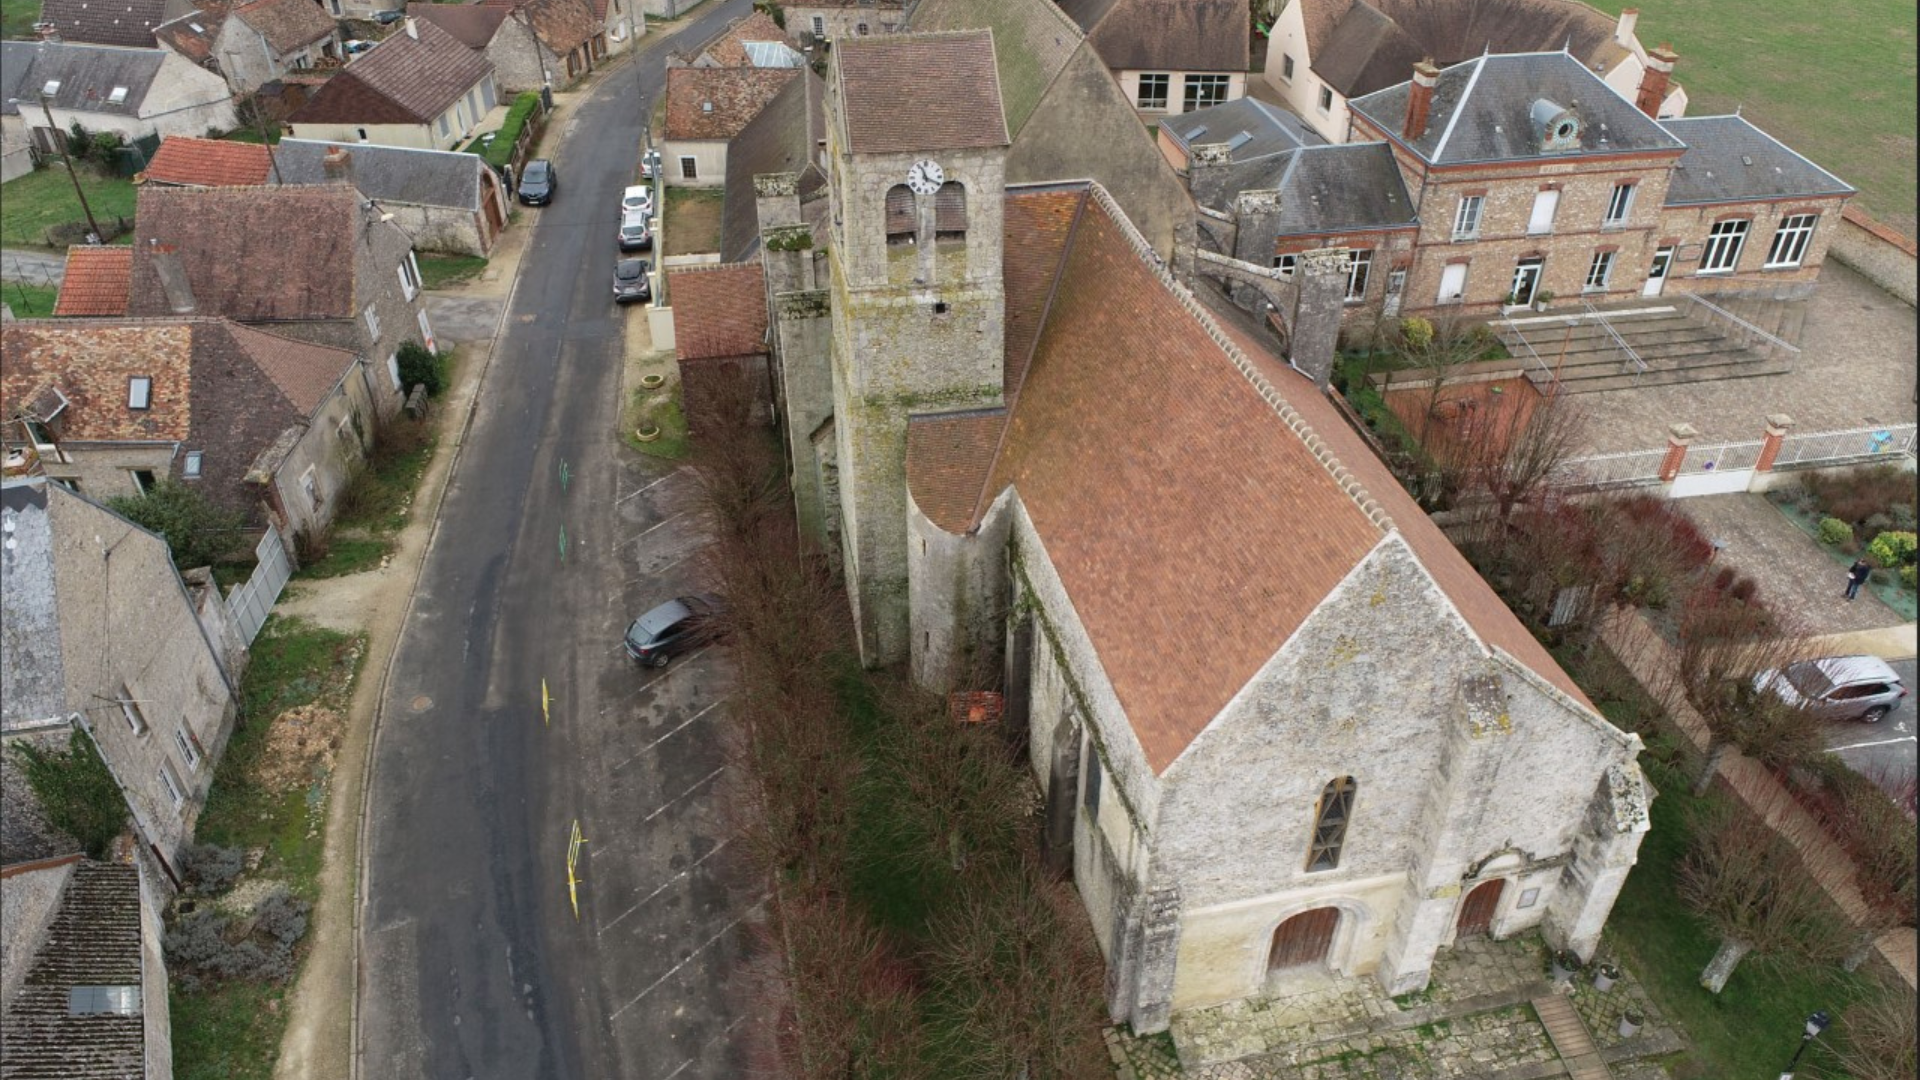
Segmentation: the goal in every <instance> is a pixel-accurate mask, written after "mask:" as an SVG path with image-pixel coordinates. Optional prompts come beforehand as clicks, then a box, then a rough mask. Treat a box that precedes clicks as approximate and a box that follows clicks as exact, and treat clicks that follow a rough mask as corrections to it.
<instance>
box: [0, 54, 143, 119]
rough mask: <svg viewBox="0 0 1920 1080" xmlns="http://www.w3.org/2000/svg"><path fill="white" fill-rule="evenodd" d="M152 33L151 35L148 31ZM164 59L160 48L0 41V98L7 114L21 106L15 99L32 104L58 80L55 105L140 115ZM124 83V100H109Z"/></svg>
mask: <svg viewBox="0 0 1920 1080" xmlns="http://www.w3.org/2000/svg"><path fill="white" fill-rule="evenodd" d="M149 37H151V35H149ZM166 58H167V53H166V52H165V51H164V50H162V49H156V48H146V49H124V48H118V47H115V46H110V45H68V44H64V43H61V42H52V41H8V42H3V43H0V68H4V69H5V71H6V74H5V75H4V76H0V88H4V90H5V94H6V96H5V97H4V98H0V105H4V106H5V111H6V112H7V113H9V114H16V113H18V112H19V111H20V110H19V108H18V106H16V105H13V104H12V103H11V102H12V100H13V99H15V98H19V99H21V100H23V101H25V102H26V103H27V106H28V108H33V107H34V106H35V105H36V104H37V103H38V101H39V96H40V92H41V90H42V89H43V88H44V87H45V86H46V85H47V84H48V83H49V82H52V81H55V80H58V81H59V83H60V85H59V87H58V88H56V89H55V90H54V93H53V107H54V108H56V109H73V110H75V111H79V112H95V113H109V114H112V115H115V116H138V115H140V106H141V105H142V104H143V103H144V102H145V101H146V99H147V91H148V90H149V89H151V88H152V86H153V81H154V79H155V77H157V76H158V75H159V74H160V65H161V63H162V62H163V61H165V60H166ZM120 87H125V88H126V94H125V95H124V96H123V98H122V100H120V101H118V102H115V101H113V100H112V98H113V92H114V90H115V89H117V88H120Z"/></svg>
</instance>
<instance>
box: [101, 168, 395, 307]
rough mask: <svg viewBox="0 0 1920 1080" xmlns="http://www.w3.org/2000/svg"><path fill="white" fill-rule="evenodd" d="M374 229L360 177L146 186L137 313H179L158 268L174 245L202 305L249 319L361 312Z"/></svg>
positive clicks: (137, 251)
mask: <svg viewBox="0 0 1920 1080" xmlns="http://www.w3.org/2000/svg"><path fill="white" fill-rule="evenodd" d="M364 228H365V222H364V218H363V214H362V211H361V208H360V194H359V192H357V191H355V190H354V188H353V186H352V185H350V184H311V185H308V184H303V185H299V186H291V187H273V186H266V187H226V188H179V187H157V186H153V185H147V186H144V187H142V188H141V189H140V194H139V205H138V208H137V212H136V213H135V215H134V257H133V287H132V291H131V297H130V300H129V303H128V311H129V312H131V313H132V314H135V315H169V314H173V313H174V312H173V308H172V306H171V305H170V304H169V303H168V302H167V296H166V291H165V290H164V289H163V288H162V286H161V283H160V276H159V274H158V272H157V271H156V270H155V257H156V255H157V254H158V249H160V248H171V249H172V250H173V252H174V253H175V255H176V256H177V257H178V258H179V260H180V264H181V266H182V267H183V268H184V269H185V270H186V273H187V279H188V281H189V282H190V283H191V284H192V287H193V296H194V300H195V303H196V310H197V311H198V312H199V313H200V314H203V315H225V316H227V317H229V318H233V319H241V320H244V321H248V322H265V321H271V320H275V319H341V318H354V317H356V316H358V315H359V312H358V311H357V310H356V309H355V306H354V291H353V283H354V251H355V244H356V242H357V241H358V239H359V237H360V235H361V232H362V231H363V229H364Z"/></svg>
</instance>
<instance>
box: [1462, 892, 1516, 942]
mask: <svg viewBox="0 0 1920 1080" xmlns="http://www.w3.org/2000/svg"><path fill="white" fill-rule="evenodd" d="M1506 889H1507V880H1506V879H1505V878H1495V879H1493V880H1492V881H1483V882H1481V883H1480V884H1479V885H1476V886H1474V889H1473V891H1472V892H1470V893H1468V894H1467V902H1466V903H1464V904H1461V905H1460V919H1459V921H1458V922H1457V923H1455V924H1454V940H1456V941H1458V940H1460V939H1461V938H1470V937H1477V936H1479V935H1481V934H1485V933H1488V932H1490V931H1491V930H1492V929H1493V913H1494V911H1496V910H1497V909H1498V908H1499V907H1500V895H1501V894H1502V893H1504V892H1505V891H1506Z"/></svg>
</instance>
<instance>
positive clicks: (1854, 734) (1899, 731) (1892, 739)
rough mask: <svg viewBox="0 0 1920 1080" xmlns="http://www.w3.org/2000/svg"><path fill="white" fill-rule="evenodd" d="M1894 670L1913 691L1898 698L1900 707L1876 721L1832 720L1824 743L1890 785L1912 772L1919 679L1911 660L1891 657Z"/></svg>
mask: <svg viewBox="0 0 1920 1080" xmlns="http://www.w3.org/2000/svg"><path fill="white" fill-rule="evenodd" d="M1893 670H1895V671H1897V672H1899V673H1900V679H1901V681H1902V682H1904V683H1906V684H1907V689H1908V690H1910V691H1912V693H1909V694H1908V695H1907V696H1906V697H1905V698H1903V699H1901V701H1900V707H1899V708H1898V709H1896V710H1895V711H1894V712H1893V713H1892V714H1891V715H1889V716H1888V717H1887V718H1886V719H1885V720H1882V721H1880V722H1879V723H1877V724H1862V723H1859V722H1857V721H1856V722H1835V723H1830V724H1828V725H1827V746H1828V747H1830V748H1831V749H1832V752H1833V753H1836V754H1839V755H1840V756H1841V758H1843V759H1845V761H1846V763H1847V764H1849V765H1851V766H1853V768H1854V769H1855V771H1857V772H1859V773H1860V774H1862V775H1863V776H1867V777H1869V778H1871V779H1874V780H1877V781H1881V782H1882V783H1885V784H1887V785H1889V786H1892V785H1894V784H1896V783H1897V782H1898V778H1900V777H1910V776H1913V775H1914V768H1915V759H1916V751H1917V750H1920V744H1916V742H1915V732H1916V727H1915V721H1914V701H1915V698H1916V697H1920V683H1916V682H1915V681H1914V675H1915V664H1914V661H1912V660H1910V659H1909V660H1895V661H1893Z"/></svg>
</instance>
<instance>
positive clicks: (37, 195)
mask: <svg viewBox="0 0 1920 1080" xmlns="http://www.w3.org/2000/svg"><path fill="white" fill-rule="evenodd" d="M80 188H81V190H82V191H85V192H86V193H87V205H88V206H90V207H92V208H93V217H94V220H95V221H103V220H104V219H106V218H116V217H124V218H128V219H131V218H132V217H133V204H134V191H133V181H131V180H128V179H125V178H123V177H117V176H116V177H104V176H98V175H95V174H94V173H92V172H91V171H89V170H88V169H86V168H84V167H83V168H81V170H80ZM86 219H87V218H86V214H85V213H84V212H83V211H82V210H81V209H80V200H79V198H77V197H76V196H75V195H74V193H73V182H72V181H71V180H69V179H68V178H67V171H66V169H65V168H64V167H63V166H61V165H59V164H58V163H55V164H52V165H49V166H47V167H46V168H44V169H37V170H35V171H33V172H31V173H28V174H27V175H26V176H22V177H20V178H18V179H16V180H12V181H10V182H8V184H7V192H6V197H5V198H0V243H3V244H5V245H6V246H7V247H31V248H46V247H48V246H49V245H48V243H47V229H49V228H50V227H52V226H55V225H63V224H66V223H68V222H84V221H86ZM102 227H103V228H104V227H105V226H104V225H103V226H102Z"/></svg>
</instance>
